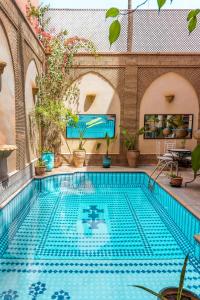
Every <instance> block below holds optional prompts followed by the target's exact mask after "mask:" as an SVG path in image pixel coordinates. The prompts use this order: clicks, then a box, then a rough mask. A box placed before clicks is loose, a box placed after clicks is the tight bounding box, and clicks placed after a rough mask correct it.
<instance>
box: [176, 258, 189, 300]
mask: <svg viewBox="0 0 200 300" xmlns="http://www.w3.org/2000/svg"><path fill="white" fill-rule="evenodd" d="M188 259H189V255H187V256H186V258H185V260H184V264H183V268H182V271H181V276H180V282H179V288H178V293H177V300H181V298H182V291H183V285H184V280H185V273H186V268H187V262H188Z"/></svg>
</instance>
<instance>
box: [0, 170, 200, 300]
mask: <svg viewBox="0 0 200 300" xmlns="http://www.w3.org/2000/svg"><path fill="white" fill-rule="evenodd" d="M147 183H148V177H147V176H146V175H145V174H142V173H140V174H137V173H134V174H133V173H116V174H114V173H109V174H108V173H102V174H100V173H86V174H83V173H77V174H74V175H72V174H70V175H63V176H53V177H49V178H45V179H42V180H36V181H35V185H34V188H36V189H37V190H36V194H35V195H37V196H36V197H34V198H33V197H32V196H33V195H34V192H33V190H32V189H31V187H29V192H30V191H31V192H30V195H31V198H30V199H29V201H28V200H27V198H26V200H24V197H25V195H26V197H27V194H28V191H24V194H23V196H18V197H21V198H19V199H20V201H19V200H17V201H14V202H13V204H12V217H11V218H9V209H7V212H6V214H5V213H4V216H5V215H8V217H7V218H6V224H7V225H6V226H5V227H4V228H1V233H2V234H1V238H0V248H1V252H0V279H1V280H0V299H5V300H7V299H9V300H11V299H15V298H19V299H20V300H21V299H22V300H27V299H33V300H38V299H41V300H43V299H44V300H45V299H59V300H61V299H62V300H65V299H77V300H78V299H81V300H93V299H94V295H95V300H102V299H106V300H129V299H137V300H147V299H148V300H149V296H148V295H147V294H145V293H144V292H142V291H138V290H136V289H133V288H130V286H129V285H133V284H141V285H145V286H147V287H150V288H153V289H155V290H156V291H160V290H161V289H162V288H164V287H166V285H168V286H170V285H171V286H174V285H177V284H178V281H179V276H180V272H181V269H182V265H183V260H184V257H185V255H186V254H187V253H190V262H189V264H188V267H187V273H186V279H185V287H186V288H188V289H191V290H192V291H193V292H195V293H196V294H198V295H200V284H199V282H200V263H199V259H198V258H199V257H200V256H199V253H200V250H199V248H200V247H199V245H197V244H196V243H195V241H194V239H193V235H194V233H196V232H198V230H199V231H200V222H199V220H197V219H196V218H194V216H192V215H191V214H190V213H189V212H188V211H187V210H185V209H184V208H183V207H181V206H180V204H178V203H177V202H176V201H175V200H174V199H173V198H172V197H171V196H169V195H168V194H167V193H166V192H165V191H163V190H162V189H161V188H159V186H158V185H155V190H154V191H153V192H152V193H151V192H150V191H149V190H148V189H147ZM38 191H39V192H40V193H39V194H38ZM31 199H32V200H31ZM14 203H15V204H14ZM15 205H16V206H15ZM10 209H11V208H10ZM183 220H184V222H183ZM2 222H3V219H2ZM2 224H3V223H2Z"/></svg>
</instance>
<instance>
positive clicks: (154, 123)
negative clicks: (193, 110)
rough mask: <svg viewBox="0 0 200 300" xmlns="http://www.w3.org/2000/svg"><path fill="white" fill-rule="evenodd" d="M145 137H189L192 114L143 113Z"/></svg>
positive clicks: (190, 136) (190, 134) (191, 128)
mask: <svg viewBox="0 0 200 300" xmlns="http://www.w3.org/2000/svg"><path fill="white" fill-rule="evenodd" d="M144 129H145V132H144V138H145V139H191V138H192V130H193V115H192V114H155V115H144Z"/></svg>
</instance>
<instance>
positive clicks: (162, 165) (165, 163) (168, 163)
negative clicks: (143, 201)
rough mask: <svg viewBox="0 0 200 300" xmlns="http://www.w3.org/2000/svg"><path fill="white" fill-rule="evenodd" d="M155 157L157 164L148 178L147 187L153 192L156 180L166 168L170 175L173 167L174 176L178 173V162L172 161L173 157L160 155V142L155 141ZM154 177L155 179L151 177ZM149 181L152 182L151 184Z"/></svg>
mask: <svg viewBox="0 0 200 300" xmlns="http://www.w3.org/2000/svg"><path fill="white" fill-rule="evenodd" d="M168 149H169V148H168ZM165 154H167V153H165ZM169 154H170V153H169ZM156 156H157V159H158V163H157V165H156V167H155V168H154V169H153V171H152V173H151V175H150V176H149V182H148V187H149V189H150V190H153V188H154V185H155V182H156V180H157V179H158V177H159V176H160V175H161V174H162V172H163V171H164V170H165V169H166V168H168V167H169V168H170V172H171V173H172V171H173V167H175V169H176V174H177V173H178V162H177V161H175V160H174V159H173V156H172V155H171V156H170V155H169V156H168V155H162V154H161V142H160V141H156ZM157 171H158V173H157V175H156V172H157ZM154 175H155V177H153V176H154ZM151 180H153V184H151Z"/></svg>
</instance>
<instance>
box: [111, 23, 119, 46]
mask: <svg viewBox="0 0 200 300" xmlns="http://www.w3.org/2000/svg"><path fill="white" fill-rule="evenodd" d="M120 32H121V24H120V23H119V21H118V20H115V21H113V22H112V24H111V25H110V29H109V42H110V46H111V45H112V44H113V43H114V42H116V40H117V39H118V37H119V35H120Z"/></svg>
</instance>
